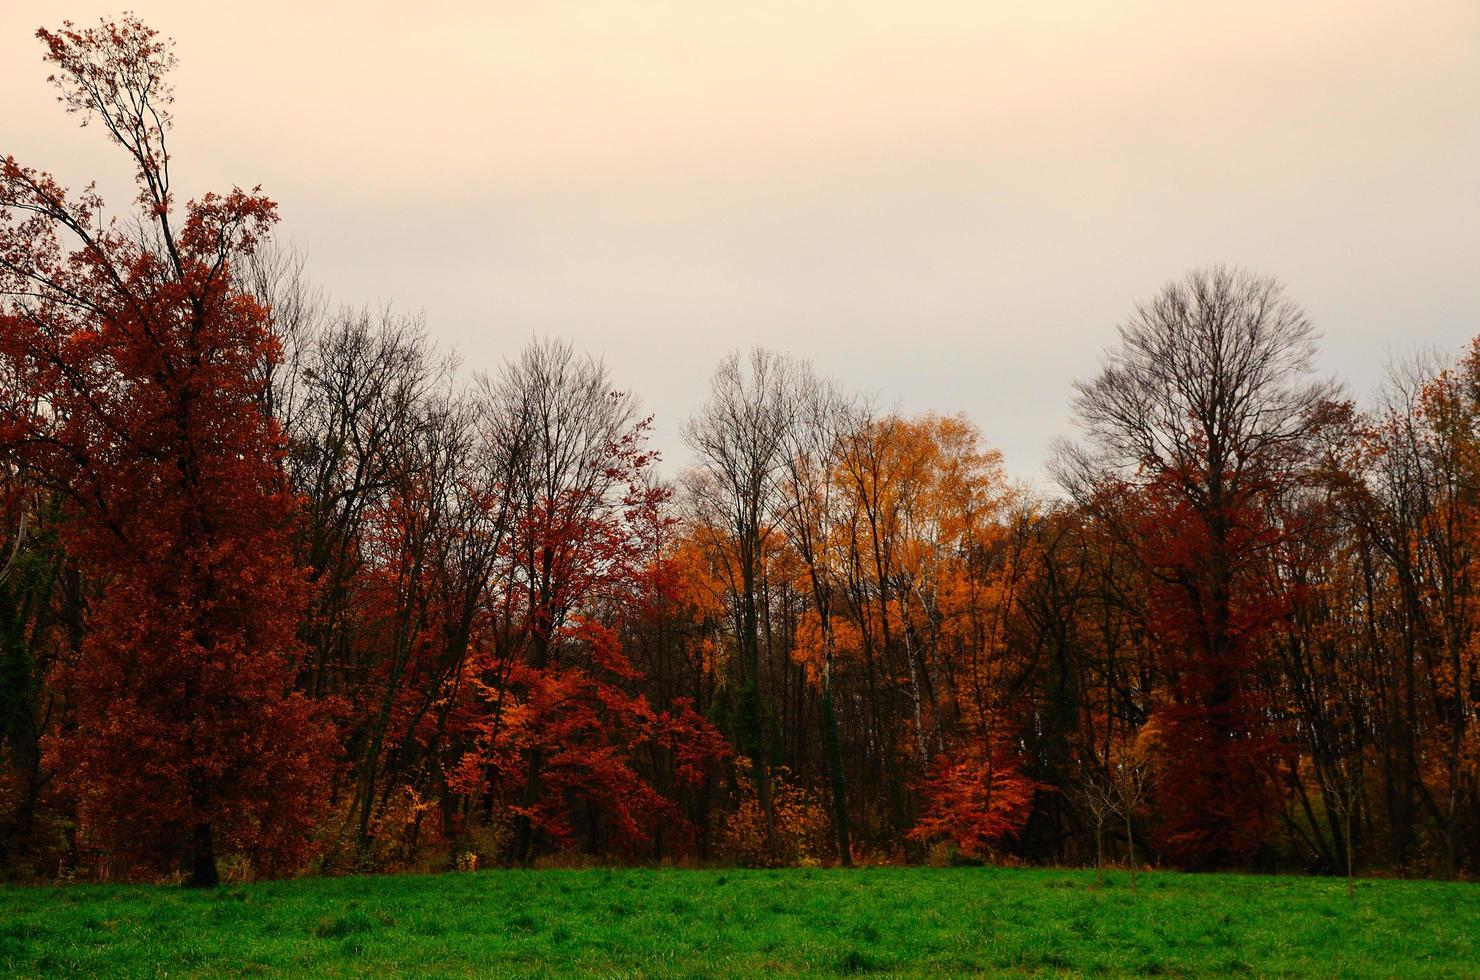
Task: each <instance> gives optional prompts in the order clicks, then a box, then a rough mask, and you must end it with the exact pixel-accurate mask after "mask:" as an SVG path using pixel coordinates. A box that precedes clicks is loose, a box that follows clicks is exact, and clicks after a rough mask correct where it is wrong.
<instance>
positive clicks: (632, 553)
mask: <svg viewBox="0 0 1480 980" xmlns="http://www.w3.org/2000/svg"><path fill="white" fill-rule="evenodd" d="M486 394H487V395H488V409H489V411H490V412H491V413H492V415H493V417H497V418H501V419H503V420H505V424H506V425H507V426H508V427H509V428H511V429H515V430H518V431H519V432H520V433H521V434H520V436H519V438H518V442H519V443H520V445H521V446H522V447H523V449H522V452H523V454H524V458H523V463H522V466H520V467H519V469H518V471H517V474H518V475H517V476H516V477H515V479H514V480H513V481H512V486H511V487H510V488H509V493H510V496H511V498H512V500H513V508H514V512H515V515H516V516H515V519H514V521H513V530H512V534H511V542H510V547H509V549H508V554H507V561H508V568H507V575H508V583H509V584H508V594H507V597H506V601H507V603H508V607H509V609H510V610H511V613H510V619H511V622H513V623H514V626H513V628H514V629H515V630H516V631H517V634H518V639H517V642H514V643H511V644H507V649H508V655H507V658H506V659H507V661H508V662H506V663H505V664H502V665H500V666H499V668H498V669H495V670H493V671H492V672H491V673H492V674H493V675H494V676H495V677H499V676H500V675H502V680H501V682H500V683H497V684H494V685H492V686H491V687H490V688H489V689H488V691H487V692H486V697H487V700H488V702H489V706H490V711H489V714H488V716H487V718H486V719H485V720H484V722H483V723H482V725H481V726H480V728H481V731H480V733H479V739H478V742H479V744H478V747H477V749H476V750H475V751H474V752H473V753H470V754H469V755H468V756H467V757H465V758H464V759H463V761H462V763H461V767H460V771H459V774H458V776H457V777H456V782H457V784H458V785H459V786H460V787H463V788H464V789H468V788H471V789H473V790H474V791H475V792H477V793H479V794H481V793H482V792H484V791H485V790H487V789H489V788H491V789H492V790H493V791H494V792H495V793H496V794H497V795H501V796H502V797H503V798H504V799H505V800H506V801H508V804H509V805H508V811H509V812H510V813H511V814H512V816H513V817H514V840H513V857H514V859H515V860H516V861H521V862H523V861H528V860H529V859H531V858H532V857H533V856H534V855H535V853H536V852H537V851H538V850H539V848H540V846H541V844H542V842H543V843H548V844H549V845H553V846H555V847H559V848H567V847H570V846H572V845H573V843H574V836H575V827H574V816H575V815H580V816H581V817H582V819H583V822H584V823H586V824H587V828H588V831H589V837H590V838H591V839H592V842H593V844H594V843H596V841H597V839H598V838H600V839H601V840H602V841H604V842H608V843H609V844H610V845H612V846H614V847H615V848H616V849H618V850H626V851H631V850H633V849H634V848H636V847H639V846H641V845H643V844H645V843H646V842H647V841H648V840H649V839H650V838H651V836H652V834H653V832H654V830H655V829H656V828H657V826H658V825H659V824H660V822H668V823H670V824H677V823H678V822H679V821H678V814H677V811H676V809H675V807H674V806H673V804H672V802H671V801H670V800H668V799H666V798H665V797H663V796H662V795H661V794H660V793H658V792H657V790H656V789H654V788H653V786H652V785H651V784H650V783H649V782H647V781H645V780H644V779H643V778H642V776H640V775H639V773H638V771H637V769H636V768H635V767H634V764H633V760H634V758H635V757H636V756H637V755H638V753H639V752H641V751H645V750H647V749H649V748H653V747H657V748H667V749H669V750H670V751H672V752H675V754H676V755H680V756H682V755H685V754H686V753H687V749H688V747H683V748H680V747H679V746H676V745H674V742H673V735H672V733H673V730H674V729H676V728H678V729H687V730H688V731H689V732H690V736H691V738H690V742H691V746H689V747H692V745H693V744H705V745H715V746H717V749H716V751H722V750H723V746H722V743H721V742H720V741H719V740H718V738H717V736H716V735H715V734H714V733H713V732H712V729H710V728H709V726H708V725H707V723H705V722H703V720H702V719H700V718H699V717H698V716H697V715H695V714H694V713H693V712H692V710H690V709H687V708H685V707H684V706H681V705H678V706H675V712H664V711H658V710H656V709H655V708H653V706H652V705H651V703H650V702H649V701H648V700H647V698H646V697H645V696H644V695H643V694H641V693H634V692H635V691H636V689H637V686H638V682H639V681H640V680H641V678H642V672H641V671H640V670H639V669H637V667H635V666H634V665H633V663H632V662H631V660H630V658H629V657H628V655H627V653H626V651H624V650H623V648H622V644H621V642H620V635H621V628H622V626H623V625H624V624H625V623H626V622H628V621H629V620H631V619H632V618H634V617H638V616H641V615H642V612H643V610H644V609H646V608H647V607H648V605H649V603H650V601H651V600H650V598H649V597H648V596H647V595H646V593H647V591H648V590H649V589H651V588H652V587H654V585H655V583H654V582H652V581H650V577H649V573H650V568H651V556H652V554H653V553H654V549H655V545H654V543H653V541H652V540H650V539H651V537H652V535H653V534H654V533H655V531H656V529H658V528H660V527H661V526H662V525H663V524H664V522H665V519H663V518H661V517H660V516H659V515H660V508H661V505H662V504H663V502H664V500H666V498H667V491H666V489H664V488H662V487H658V486H654V485H653V484H651V483H650V482H649V480H648V478H647V477H648V468H649V466H650V464H651V463H652V461H653V459H654V456H653V454H652V453H651V452H650V451H649V450H648V449H647V448H646V439H647V430H648V428H649V425H650V420H647V419H641V418H638V417H637V416H636V409H635V405H634V403H633V400H632V399H631V398H630V397H629V396H626V395H624V394H621V393H618V392H614V391H613V390H612V386H611V383H610V380H609V377H608V374H607V371H606V368H605V367H604V366H603V365H601V364H600V363H599V362H597V361H594V360H591V359H589V358H579V357H577V356H576V355H575V353H574V351H573V350H572V349H571V348H570V347H569V346H568V345H565V344H562V343H555V342H551V343H538V344H534V345H532V346H530V347H529V348H528V349H526V351H525V352H524V354H523V356H522V357H521V358H520V359H519V360H518V361H517V362H515V363H512V364H510V365H508V366H507V367H506V369H505V371H504V372H503V375H502V376H501V377H500V378H498V379H497V380H496V381H495V382H490V383H489V384H488V385H487V390H486ZM694 737H697V738H699V739H700V740H701V741H700V742H694V741H693V738H694ZM679 762H680V765H681V766H682V767H683V770H684V772H685V773H689V772H691V771H697V770H696V768H695V767H696V764H697V765H699V766H700V767H702V762H701V763H696V762H695V761H694V760H692V759H680V760H679Z"/></svg>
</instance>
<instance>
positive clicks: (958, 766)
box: [910, 743, 1041, 857]
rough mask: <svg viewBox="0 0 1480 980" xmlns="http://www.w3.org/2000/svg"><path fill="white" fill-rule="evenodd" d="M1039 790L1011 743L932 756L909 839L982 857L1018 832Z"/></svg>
mask: <svg viewBox="0 0 1480 980" xmlns="http://www.w3.org/2000/svg"><path fill="white" fill-rule="evenodd" d="M1040 788H1041V787H1040V786H1039V784H1038V783H1037V782H1035V781H1034V780H1032V779H1030V778H1028V777H1027V776H1026V775H1024V774H1023V768H1022V757H1021V756H1020V755H1019V754H1018V753H1017V751H1016V750H1015V748H1014V747H1013V746H1012V745H1011V744H1010V743H1003V744H998V745H995V746H994V747H993V748H991V749H990V750H988V749H983V748H982V747H981V746H980V745H979V744H977V745H973V746H972V747H969V748H965V749H962V750H960V751H958V752H954V753H948V754H943V755H940V756H937V757H936V758H935V760H934V761H933V762H932V763H931V765H930V771H929V773H928V774H927V775H926V777H925V779H924V780H923V781H922V782H921V784H920V792H921V796H922V797H923V799H924V803H923V807H922V812H921V816H920V819H919V820H918V821H917V822H916V824H915V826H914V829H913V830H911V831H910V836H911V837H913V838H915V839H916V840H923V841H930V840H941V839H944V840H949V841H952V842H954V843H955V844H956V846H957V847H959V848H960V849H961V853H962V854H965V855H967V856H968V857H978V856H981V855H983V854H986V853H988V852H989V851H990V850H991V848H992V847H993V846H995V845H997V844H999V843H1001V842H1003V841H1005V840H1009V839H1011V838H1013V837H1016V836H1017V835H1018V833H1019V832H1021V831H1022V829H1023V826H1024V825H1025V824H1026V823H1027V822H1028V816H1029V814H1030V813H1031V812H1032V810H1033V798H1034V795H1035V794H1036V793H1037V791H1038V790H1039V789H1040Z"/></svg>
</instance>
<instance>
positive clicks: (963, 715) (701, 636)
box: [0, 17, 1480, 885]
mask: <svg viewBox="0 0 1480 980" xmlns="http://www.w3.org/2000/svg"><path fill="white" fill-rule="evenodd" d="M38 36H39V37H40V38H41V40H42V42H43V45H44V48H45V57H46V58H47V60H48V61H49V62H50V63H51V64H52V66H53V68H54V70H55V72H56V76H55V79H54V81H55V82H56V84H57V85H58V88H59V91H60V93H61V100H62V102H63V104H64V105H65V107H66V108H67V109H68V110H69V111H72V112H76V113H79V114H81V115H83V116H84V118H85V119H87V120H88V121H92V122H95V123H97V124H99V125H100V126H101V127H102V129H103V130H104V131H105V133H106V134H107V136H108V137H109V138H110V139H111V141H112V142H113V143H114V144H115V145H116V146H117V147H118V148H119V149H120V150H121V151H122V153H123V155H124V157H125V158H126V159H127V160H128V161H129V164H130V165H131V167H132V169H133V171H134V176H135V180H136V184H137V188H138V191H139V196H138V198H137V201H136V202H135V207H134V209H133V211H132V213H131V215H130V216H129V217H128V219H127V220H121V221H120V220H113V219H110V218H108V216H107V213H106V211H105V209H104V205H103V202H102V201H101V200H100V199H99V197H98V195H97V194H96V193H95V192H94V191H93V190H92V189H91V188H90V187H89V188H87V189H85V190H83V191H81V192H76V193H74V192H69V191H68V190H67V189H65V188H63V187H62V186H61V185H59V184H58V183H57V182H56V181H55V180H54V179H53V178H51V177H50V176H48V175H47V174H46V173H44V172H41V171H38V170H34V169H31V168H28V167H24V166H22V165H21V164H20V163H18V162H17V161H16V160H14V159H13V158H12V157H9V156H6V157H4V159H3V164H0V519H3V525H0V526H3V528H4V531H3V534H4V539H3V542H0V543H3V547H4V551H3V557H0V870H3V872H4V873H6V874H8V875H12V876H18V877H55V876H73V875H83V876H94V877H159V876H172V875H182V876H183V877H184V878H185V879H186V880H188V881H189V882H191V883H193V884H197V885H210V884H214V883H215V882H216V881H217V880H219V878H220V877H221V876H222V875H223V874H228V875H240V876H245V875H274V874H290V873H296V872H300V871H304V870H314V871H321V872H330V873H332V872H340V871H350V870H385V869H395V868H417V869H427V870H431V869H441V868H462V869H467V868H473V867H478V866H484V865H489V864H502V863H531V862H552V861H554V862H559V861H577V860H593V859H599V860H627V861H670V860H673V861H720V862H737V863H745V864H754V865H777V864H810V863H839V864H844V865H847V864H851V863H854V862H873V861H930V862H933V863H950V862H961V861H982V860H993V861H1005V860H1015V861H1035V862H1062V863H1074V862H1080V863H1086V864H1088V863H1093V864H1095V865H1096V866H1100V865H1103V864H1104V863H1106V862H1108V861H1123V862H1126V863H1128V864H1130V865H1131V866H1132V867H1135V865H1136V864H1137V863H1140V862H1155V863H1157V864H1161V865H1169V866H1175V867H1184V868H1208V867H1244V868H1271V869H1273V868H1290V867H1305V868H1307V869H1309V870H1312V871H1320V872H1326V873H1345V874H1348V875H1350V874H1352V873H1354V872H1355V871H1357V870H1362V869H1370V870H1382V871H1385V872H1398V873H1405V874H1416V875H1422V874H1443V875H1448V876H1455V875H1459V874H1463V873H1467V872H1470V873H1472V872H1474V871H1475V870H1476V869H1477V867H1480V781H1477V772H1480V666H1477V664H1480V656H1477V652H1476V636H1475V631H1474V625H1473V622H1474V617H1473V616H1472V611H1473V610H1474V602H1475V599H1476V595H1477V593H1476V588H1475V586H1474V584H1473V583H1472V581H1471V575H1472V569H1474V568H1475V560H1476V559H1475V557H1474V556H1473V555H1472V548H1473V547H1474V545H1475V542H1476V540H1477V539H1476V535H1477V533H1480V522H1477V515H1480V499H1477V490H1480V347H1476V348H1472V349H1471V350H1469V351H1467V352H1465V353H1464V354H1463V355H1462V356H1460V357H1458V358H1456V359H1453V360H1445V361H1440V360H1438V359H1427V360H1425V359H1417V360H1414V361H1413V362H1411V363H1409V364H1407V365H1405V366H1403V367H1401V368H1399V369H1396V370H1394V371H1393V372H1392V376H1391V378H1390V380H1389V382H1388V383H1387V385H1386V386H1385V388H1384V390H1383V391H1382V393H1381V395H1380V397H1379V398H1378V399H1377V400H1376V403H1375V407H1371V408H1368V409H1359V407H1358V406H1357V405H1356V404H1355V403H1354V402H1353V401H1352V400H1351V399H1350V398H1349V397H1348V396H1347V395H1346V394H1345V393H1344V392H1343V391H1342V389H1341V388H1339V387H1338V386H1337V385H1335V384H1334V383H1332V382H1329V381H1324V380H1322V379H1320V378H1319V377H1318V376H1317V375H1316V373H1315V370H1314V358H1315V356H1316V342H1317V339H1318V338H1317V334H1316V332H1315V330H1314V328H1313V326H1312V324H1311V323H1310V321H1309V319H1308V318H1307V316H1306V315H1305V313H1304V312H1303V311H1302V310H1301V309H1300V307H1299V306H1298V305H1297V304H1296V303H1295V302H1294V301H1293V300H1291V299H1290V298H1289V297H1287V296H1286V295H1285V293H1284V291H1283V290H1282V288H1281V287H1280V285H1279V284H1278V283H1277V282H1275V281H1274V280H1272V279H1269V278H1265V277H1261V276H1257V275H1254V274H1251V273H1248V272H1244V271H1240V270H1230V269H1223V268H1213V269H1205V270H1198V271H1194V272H1192V273H1190V274H1188V275H1186V276H1184V277H1183V278H1181V279H1178V280H1176V281H1173V282H1171V283H1169V284H1167V285H1166V286H1164V287H1163V288H1162V289H1161V290H1160V291H1159V292H1157V293H1155V294H1154V295H1153V296H1152V297H1151V298H1150V299H1148V300H1147V301H1145V302H1143V303H1141V304H1139V305H1137V306H1136V307H1135V308H1134V309H1133V310H1132V312H1131V314H1130V315H1129V316H1128V317H1127V319H1126V321H1125V322H1124V324H1123V325H1122V326H1121V327H1120V329H1119V336H1118V340H1117V341H1116V343H1115V344H1114V346H1113V347H1112V348H1111V349H1110V351H1109V352H1108V353H1107V355H1106V357H1105V359H1104V362H1103V364H1102V367H1101V369H1100V371H1099V373H1098V374H1096V375H1095V376H1094V377H1092V378H1089V379H1087V380H1084V381H1082V382H1080V383H1078V384H1076V386H1075V390H1076V395H1075V398H1074V403H1073V410H1074V415H1075V418H1076V420H1077V422H1078V425H1079V429H1080V432H1081V438H1080V439H1079V440H1078V441H1077V442H1074V443H1065V444H1064V445H1062V446H1060V447H1059V448H1058V451H1057V453H1056V457H1055V463H1054V476H1055V478H1056V481H1057V483H1058V492H1054V493H1049V494H1035V493H1032V492H1029V491H1028V490H1027V489H1025V488H1023V487H1021V486H1018V485H1015V484H1014V483H1013V482H1011V481H1010V480H1008V479H1007V478H1006V476H1005V474H1004V469H1003V463H1002V459H1001V456H1000V454H999V453H997V452H996V451H995V450H992V449H991V448H989V446H988V445H987V444H986V442H985V440H984V438H983V436H982V434H981V432H980V431H979V430H978V429H977V428H976V426H975V425H974V424H973V423H972V422H971V421H969V420H968V419H966V418H965V417H963V416H959V415H923V416H918V417H906V416H903V415H901V414H899V413H897V412H892V411H888V410H886V409H883V408H881V407H880V406H879V405H878V403H877V402H876V401H875V400H874V399H872V398H869V397H864V396H861V395H860V394H858V393H856V392H852V391H850V390H848V389H846V388H845V387H844V386H842V385H841V384H840V383H839V382H838V381H836V380H835V379H832V378H829V377H827V376H825V375H824V374H821V373H819V372H818V371H817V370H815V369H814V368H813V367H812V366H811V365H809V364H807V363H804V362H800V361H797V360H794V359H791V358H789V357H786V356H784V355H781V354H777V353H774V352H770V351H766V350H762V349H753V350H749V351H741V352H737V353H734V354H732V355H730V356H729V357H727V358H726V359H724V360H723V361H722V362H721V363H720V365H719V366H718V368H717V369H716V370H715V372H714V374H713V376H712V379H711V385H710V390H709V395H708V398H707V399H706V401H705V402H704V403H703V404H702V405H701V406H699V407H698V409H697V410H696V411H695V412H694V414H693V415H692V417H691V418H689V419H688V420H687V422H686V423H685V425H684V427H683V439H684V443H685V447H686V449H687V452H688V454H689V456H690V458H691V459H692V460H693V464H692V465H691V466H689V467H687V468H686V469H685V470H684V471H683V472H682V474H681V475H680V476H679V477H678V478H677V479H675V480H665V479H663V478H662V477H661V476H660V475H659V473H658V470H657V467H656V465H655V464H656V462H657V460H658V456H657V452H656V450H655V449H654V448H653V447H652V446H651V445H650V443H649V429H650V424H651V419H650V418H648V417H646V416H644V415H643V413H642V410H641V408H640V405H639V402H638V400H637V398H636V397H635V396H634V395H633V394H632V393H629V392H626V391H623V390H622V389H621V388H620V385H619V383H618V380H617V379H614V378H612V377H611V375H610V372H609V371H608V369H607V368H606V367H605V366H604V365H603V364H602V363H601V362H600V361H599V360H597V359H594V358H592V357H590V356H588V355H586V354H583V353H581V352H579V351H577V350H575V349H573V348H572V347H571V346H570V345H568V344H565V343H562V342H559V341H536V342H533V343H530V344H529V345H527V346H526V347H525V348H524V349H523V350H522V351H521V352H520V353H519V354H517V355H516V356H514V357H512V358H510V359H508V360H507V361H506V362H504V363H503V364H501V365H498V366H497V367H495V368H494V369H492V370H490V371H488V372H486V373H478V374H475V375H474V376H473V378H472V380H471V381H469V380H468V379H467V378H466V376H465V375H464V373H463V372H462V371H460V370H459V369H458V366H457V365H456V364H455V363H454V362H453V361H452V360H451V359H450V358H448V357H445V356H442V355H439V354H438V352H437V351H436V349H435V347H434V345H433V344H432V343H431V342H430V341H429V339H428V334H427V331H426V328H425V325H424V324H423V323H422V322H421V321H420V320H419V319H418V318H416V317H409V316H405V315H402V314H400V313H398V312H396V311H395V310H392V309H353V308H334V307H332V305H331V304H330V303H329V302H327V301H326V300H325V299H324V297H323V296H322V295H321V294H319V293H318V292H316V291H315V289H314V288H313V287H312V286H311V285H310V283H309V279H308V276H307V274H306V271H305V269H304V263H303V261H302V259H301V257H298V256H296V255H294V254H293V253H292V252H290V251H285V250H282V249H279V248H277V247H274V246H273V245H272V244H271V241H270V236H271V230H272V227H273V225H274V223H275V222H276V220H277V213H276V208H275V206H274V205H273V203H272V202H271V201H270V200H269V199H267V198H266V197H264V196H263V195H262V194H261V192H260V191H259V190H256V189H254V190H251V191H243V190H241V189H239V188H238V189H234V190H233V191H231V192H230V193H228V194H224V195H209V194H208V195H206V196H204V197H202V198H200V199H198V200H192V201H190V202H188V203H186V204H184V205H181V204H180V203H179V202H178V201H177V200H176V198H175V194H174V191H173V189H172V183H171V179H172V178H171V168H170V163H171V159H170V155H169V152H168V145H167V136H168V132H169V127H170V118H169V111H168V110H169V105H170V103H171V99H172V92H171V89H170V87H169V83H168V74H169V71H170V69H171V68H172V67H173V65H174V54H173V51H172V49H171V47H170V45H169V43H168V42H167V41H166V40H164V39H163V38H161V37H160V36H159V35H158V34H157V33H156V32H154V31H153V30H152V29H150V28H149V27H148V26H147V25H145V24H143V23H141V22H140V21H138V20H137V19H135V18H132V17H124V18H122V19H120V20H117V21H104V22H101V23H100V24H99V26H97V27H92V28H78V27H76V26H74V25H70V24H68V25H65V26H64V27H63V28H61V29H59V30H57V31H47V30H42V31H40V32H38Z"/></svg>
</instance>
